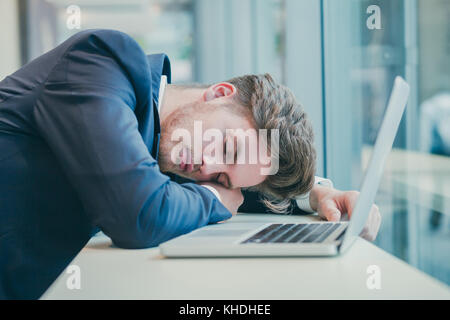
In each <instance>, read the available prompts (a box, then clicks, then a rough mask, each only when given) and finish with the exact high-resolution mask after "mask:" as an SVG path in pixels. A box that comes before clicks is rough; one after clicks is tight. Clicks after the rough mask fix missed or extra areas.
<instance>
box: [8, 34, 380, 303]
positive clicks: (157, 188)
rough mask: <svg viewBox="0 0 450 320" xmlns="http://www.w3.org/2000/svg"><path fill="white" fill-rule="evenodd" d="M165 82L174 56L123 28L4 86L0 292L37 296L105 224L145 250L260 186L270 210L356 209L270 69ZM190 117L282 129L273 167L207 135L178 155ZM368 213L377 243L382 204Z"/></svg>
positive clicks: (80, 40) (69, 49)
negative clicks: (235, 153)
mask: <svg viewBox="0 0 450 320" xmlns="http://www.w3.org/2000/svg"><path fill="white" fill-rule="evenodd" d="M164 79H166V80H167V82H168V83H169V84H170V65H169V60H168V58H167V57H166V56H164V55H152V56H148V57H147V56H146V55H145V54H144V53H143V52H142V50H141V49H140V47H139V46H138V45H137V43H136V42H135V41H134V40H132V39H131V38H130V37H128V36H127V35H125V34H123V33H120V32H117V31H110V30H88V31H84V32H80V33H78V34H76V35H75V36H73V37H71V38H70V39H68V40H67V41H65V42H64V43H62V44H61V45H60V46H58V47H56V48H55V49H53V50H52V51H50V52H48V53H46V54H44V55H43V56H41V57H39V58H37V59H36V60H34V61H32V62H31V63H29V64H27V65H26V66H24V67H23V68H21V69H20V70H18V71H17V72H16V73H14V74H12V75H11V76H9V77H7V78H6V79H4V80H3V81H2V82H1V83H0V150H2V153H1V155H0V210H1V211H0V221H1V223H0V297H1V298H38V297H39V296H40V295H42V293H43V292H44V291H45V290H46V288H48V286H49V285H50V284H51V283H52V282H53V281H54V280H55V278H56V277H57V276H58V275H59V274H60V273H61V272H62V271H63V270H64V268H65V267H66V266H67V265H68V264H69V263H70V261H71V260H72V259H73V258H74V257H75V255H76V254H77V253H78V252H79V251H80V250H81V249H82V248H83V246H84V245H85V244H86V243H87V241H88V240H89V239H90V237H91V236H92V235H93V234H95V233H96V232H98V231H99V230H101V231H103V232H104V233H105V234H106V235H108V236H109V237H111V239H112V240H113V242H114V244H115V245H117V246H119V247H122V248H145V247H151V246H157V245H158V244H160V243H161V242H164V241H166V240H168V239H171V238H173V237H175V236H178V235H181V234H184V233H187V232H189V231H191V230H193V229H195V228H199V227H201V226H204V225H206V224H210V223H217V222H221V221H225V220H227V219H229V218H231V216H232V214H235V213H236V212H237V211H238V208H239V207H240V205H241V204H242V201H243V195H242V193H241V188H253V189H254V190H257V191H260V192H262V194H264V195H265V199H266V200H265V201H266V204H267V205H268V207H269V208H272V209H273V210H275V211H281V212H282V211H286V209H287V208H288V206H289V204H292V203H295V202H296V199H299V201H298V202H299V203H300V204H301V205H302V208H303V209H309V210H310V211H318V212H319V214H320V215H321V216H322V217H324V218H325V219H328V220H339V218H340V214H341V213H344V212H348V213H349V214H351V210H352V208H353V205H354V203H355V201H356V198H357V193H356V192H341V191H338V190H335V189H333V188H331V187H325V186H320V185H315V186H314V187H313V184H314V170H315V151H314V148H313V140H312V130H311V126H310V124H309V121H308V120H307V118H306V115H305V114H304V111H303V109H302V108H301V107H300V106H299V105H298V103H297V102H296V101H295V99H294V97H293V96H292V94H291V93H290V91H289V90H287V89H286V88H284V87H282V86H280V85H278V84H276V83H275V82H274V81H273V79H271V78H270V76H268V75H265V76H247V77H241V78H236V79H232V80H230V81H228V82H223V83H219V84H215V85H212V86H209V87H206V88H201V87H192V88H187V87H176V86H171V85H167V86H166V85H165V82H164ZM196 121H197V123H201V124H202V126H203V129H204V130H208V129H214V128H215V129H219V130H221V131H220V132H225V133H226V132H227V131H226V129H243V130H247V129H276V130H278V131H277V132H279V146H280V148H279V155H277V159H278V160H279V168H278V170H277V173H276V174H274V175H263V174H261V172H262V171H261V169H263V168H265V167H267V163H261V162H256V163H244V164H236V163H234V164H228V163H227V164H220V163H217V162H216V163H215V162H211V161H209V160H208V159H206V156H207V155H208V153H207V152H204V151H205V146H204V145H203V144H201V145H200V147H197V148H198V149H199V150H197V151H200V152H197V153H196V154H194V155H193V152H192V151H193V150H191V149H190V147H189V146H183V145H181V146H182V152H180V153H176V152H175V153H174V152H173V150H174V147H175V145H174V144H175V143H176V142H177V141H173V139H172V138H173V133H174V132H175V130H177V129H179V128H184V129H185V130H186V131H187V132H193V130H194V129H195V128H194V126H195V123H196ZM160 135H161V139H159V137H160ZM224 139H231V140H233V141H234V137H233V136H227V135H225V136H224ZM160 140H161V141H160ZM272 151H273V150H272ZM194 157H195V158H196V159H190V158H194ZM190 160H195V161H190ZM158 162H159V163H158ZM161 171H163V172H170V173H172V174H174V175H175V176H182V177H184V178H188V179H190V182H189V183H184V184H179V183H177V182H174V181H172V180H170V179H169V177H168V176H167V175H166V174H163V173H162V172H161ZM194 180H195V182H197V183H193V182H194ZM310 190H311V194H310V196H309V193H308V192H309V191H310ZM305 194H306V196H305ZM251 195H253V197H254V196H255V193H253V194H250V196H251ZM244 208H245V209H246V210H247V209H249V202H247V205H246V206H244ZM257 209H258V208H257ZM296 210H298V209H296ZM370 219H372V220H374V222H370V221H369V223H368V228H367V230H366V231H367V232H366V233H367V235H366V236H367V237H368V238H369V239H370V238H372V239H373V238H374V236H375V235H376V233H377V231H378V226H379V213H378V210H377V208H376V207H374V209H373V212H372V215H371V218H370ZM370 219H369V220H370Z"/></svg>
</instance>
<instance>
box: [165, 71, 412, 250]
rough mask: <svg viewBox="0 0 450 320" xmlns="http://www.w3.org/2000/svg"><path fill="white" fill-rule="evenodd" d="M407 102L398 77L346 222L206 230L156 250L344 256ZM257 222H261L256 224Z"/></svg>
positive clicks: (373, 191) (366, 211)
mask: <svg viewBox="0 0 450 320" xmlns="http://www.w3.org/2000/svg"><path fill="white" fill-rule="evenodd" d="M408 96H409V85H408V84H407V83H406V81H405V80H404V79H402V78H401V77H396V78H395V81H394V86H393V89H392V92H391V96H390V99H389V102H388V106H387V109H386V112H385V116H384V119H383V122H382V124H381V127H380V131H379V133H378V137H377V140H376V142H375V147H374V149H373V153H372V156H371V159H370V162H369V165H368V168H367V170H366V173H365V175H364V179H363V182H362V185H361V190H360V195H359V197H358V200H357V202H356V205H355V208H354V210H353V214H352V217H351V219H350V220H349V221H342V220H341V221H338V222H321V221H311V222H308V223H276V222H275V223H261V222H260V223H258V222H257V221H258V220H255V222H252V221H251V217H250V219H249V220H248V222H243V223H238V224H233V223H222V224H216V225H209V226H206V227H203V228H200V229H197V230H194V231H192V232H190V233H188V234H185V235H182V236H179V237H177V238H174V239H172V240H169V241H167V242H165V243H162V244H161V245H160V246H159V248H160V251H161V254H162V255H164V256H166V257H251V256H261V257H263V256H332V255H337V254H340V253H343V252H345V251H346V250H347V249H348V248H350V247H351V245H352V244H353V243H354V241H355V240H356V239H357V238H358V236H359V234H360V233H361V231H362V230H363V228H364V225H365V223H366V220H367V218H368V215H369V212H370V209H371V208H372V205H373V202H374V199H375V195H376V193H377V190H378V187H379V184H380V180H381V177H382V174H383V168H384V164H385V162H386V158H387V156H388V154H389V153H390V151H391V149H392V144H393V142H394V139H395V136H396V134H397V130H398V127H399V124H400V121H401V118H402V115H403V113H404V110H405V107H406V103H407V101H408ZM259 221H260V220H259Z"/></svg>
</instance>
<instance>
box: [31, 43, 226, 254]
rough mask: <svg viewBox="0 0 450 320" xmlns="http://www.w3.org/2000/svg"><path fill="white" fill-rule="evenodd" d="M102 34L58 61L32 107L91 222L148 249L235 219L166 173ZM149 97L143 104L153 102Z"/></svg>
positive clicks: (124, 243) (130, 46)
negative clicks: (152, 151) (148, 142)
mask: <svg viewBox="0 0 450 320" xmlns="http://www.w3.org/2000/svg"><path fill="white" fill-rule="evenodd" d="M114 37H118V39H114V38H113V39H110V40H111V41H113V42H114V43H120V41H122V42H123V44H122V45H123V48H124V50H125V51H126V50H133V54H135V50H140V49H139V47H138V46H137V44H135V43H134V42H133V43H127V41H128V42H129V40H127V39H123V38H122V37H123V35H121V34H117V35H114ZM96 41H97V38H95V37H90V38H87V39H86V40H85V41H81V42H80V43H79V44H76V45H74V46H73V48H72V51H71V52H68V53H67V54H66V55H65V59H64V60H63V61H61V63H60V64H59V65H58V66H57V67H56V68H55V70H60V71H61V70H62V71H63V73H62V77H61V72H59V73H54V74H50V76H49V78H48V79H47V81H46V83H45V84H44V85H43V86H42V88H41V91H40V92H39V93H38V94H39V98H38V99H37V103H36V105H35V106H34V120H35V126H36V129H37V131H38V132H39V134H40V136H41V137H42V138H43V139H44V140H45V141H46V143H47V144H48V145H49V147H50V149H51V150H52V152H53V153H54V155H55V157H56V158H57V159H58V161H59V163H60V165H61V166H62V168H63V170H64V172H65V173H66V174H67V176H68V178H69V181H70V182H71V183H72V184H73V186H74V187H75V190H77V194H76V195H74V196H77V197H79V199H80V200H81V202H82V204H83V206H84V209H85V210H84V211H85V213H86V214H87V215H89V217H90V220H91V221H92V223H93V225H95V226H99V227H100V228H101V229H102V231H103V232H104V233H105V234H106V235H108V236H109V237H111V238H112V240H113V242H114V243H115V244H116V245H118V246H120V247H126V248H142V247H149V246H155V245H158V244H159V243H161V242H163V241H166V240H168V239H170V238H173V237H175V236H178V235H181V234H184V233H187V232H189V231H191V230H193V229H195V228H198V227H201V226H203V225H206V224H208V223H216V222H219V221H223V220H226V219H228V218H230V217H231V213H230V212H229V211H228V210H227V209H226V208H225V207H224V206H223V205H222V204H221V203H220V202H219V201H218V200H217V198H216V197H215V196H214V194H213V193H212V192H210V191H209V190H207V189H206V188H204V187H202V186H198V185H196V184H189V183H188V184H184V185H179V184H177V183H174V182H172V181H170V179H169V178H168V177H167V176H165V175H163V174H162V173H161V172H160V170H159V167H158V164H157V162H156V160H155V159H154V158H153V157H152V156H151V155H150V153H149V150H148V146H147V145H146V144H145V143H144V140H143V138H142V135H141V134H140V132H139V131H138V123H137V119H136V116H135V114H134V112H133V110H134V106H135V105H136V96H135V87H134V85H132V83H131V81H129V75H128V74H127V70H123V68H120V67H119V63H118V60H117V59H116V57H115V56H114V55H115V54H112V53H111V50H109V49H108V48H105V45H104V44H99V43H98V42H96ZM99 48H100V49H99ZM102 48H103V49H104V51H101V50H102ZM125 53H126V52H125ZM142 55H143V53H142ZM137 58H139V56H138V57H137ZM142 59H145V56H143V57H142ZM119 60H120V59H119ZM143 65H145V64H143ZM72 70H73V71H74V73H73V74H75V75H76V76H72V73H71V71H72ZM64 72H65V73H67V74H64ZM144 80H145V79H143V81H144ZM151 103H152V101H151V99H149V101H148V102H147V104H146V105H140V106H139V107H140V108H152V105H151ZM61 211H62V212H63V211H64V208H61ZM80 214H82V213H80Z"/></svg>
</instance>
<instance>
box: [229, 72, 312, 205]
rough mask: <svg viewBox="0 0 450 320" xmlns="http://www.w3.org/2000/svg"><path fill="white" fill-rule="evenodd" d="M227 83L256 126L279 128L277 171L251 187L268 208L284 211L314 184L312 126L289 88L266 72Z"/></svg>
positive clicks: (260, 127)
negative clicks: (235, 91) (251, 116)
mask: <svg viewBox="0 0 450 320" xmlns="http://www.w3.org/2000/svg"><path fill="white" fill-rule="evenodd" d="M227 82H229V83H231V84H233V85H234V86H235V87H236V88H237V94H236V96H235V98H234V99H236V102H237V103H238V104H239V105H240V106H243V107H246V108H248V109H247V110H249V111H251V114H252V115H253V119H254V121H255V123H256V125H257V126H258V128H259V129H268V132H270V129H278V131H279V151H278V153H279V169H278V172H277V173H276V174H275V175H271V176H270V175H269V176H267V178H266V180H265V181H264V182H263V183H261V184H259V185H257V186H255V187H252V188H250V189H251V190H255V191H259V192H261V193H262V194H263V195H264V196H265V199H264V200H263V202H264V204H265V205H266V206H267V207H268V208H269V209H270V210H272V211H274V212H279V213H286V212H288V211H289V210H288V209H290V204H291V199H294V198H295V197H296V196H299V195H302V194H305V193H306V192H308V191H310V190H311V188H312V187H313V185H314V174H315V170H316V151H315V148H314V134H313V129H312V125H311V123H310V121H309V119H308V117H307V115H306V113H305V111H304V109H303V107H302V105H301V104H300V103H298V102H297V100H296V99H295V96H294V94H293V93H292V92H291V90H289V89H288V88H287V87H285V86H283V85H280V84H278V83H276V82H275V81H274V79H273V78H272V77H271V76H270V75H269V74H264V75H246V76H242V77H237V78H233V79H230V80H228V81H227ZM269 141H270V140H269Z"/></svg>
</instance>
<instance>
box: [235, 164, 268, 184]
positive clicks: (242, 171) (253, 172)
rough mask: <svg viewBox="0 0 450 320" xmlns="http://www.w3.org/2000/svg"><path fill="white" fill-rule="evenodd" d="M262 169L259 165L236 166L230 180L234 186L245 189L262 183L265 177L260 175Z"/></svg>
mask: <svg viewBox="0 0 450 320" xmlns="http://www.w3.org/2000/svg"><path fill="white" fill-rule="evenodd" d="M262 168H263V166H261V165H236V168H235V170H233V178H232V180H233V184H234V186H235V187H240V188H247V187H253V186H256V185H258V184H260V183H262V182H264V180H265V179H266V177H267V176H264V175H262V174H261V169H262Z"/></svg>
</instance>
